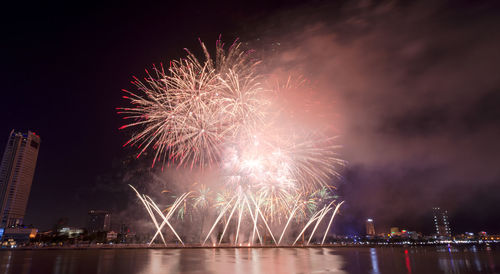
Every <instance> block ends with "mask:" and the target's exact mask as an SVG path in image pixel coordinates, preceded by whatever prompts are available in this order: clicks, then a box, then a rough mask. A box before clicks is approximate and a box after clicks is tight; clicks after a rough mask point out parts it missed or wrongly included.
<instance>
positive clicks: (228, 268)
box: [0, 247, 500, 274]
mask: <svg viewBox="0 0 500 274" xmlns="http://www.w3.org/2000/svg"><path fill="white" fill-rule="evenodd" d="M499 252H500V251H499V250H494V249H493V250H492V249H481V248H476V247H469V248H448V247H413V248H410V247H408V248H400V247H384V248H355V247H341V248H220V249H102V250H94V249H89V250H1V251H0V273H54V274H58V273H121V274H127V273H478V272H482V273H500V254H499Z"/></svg>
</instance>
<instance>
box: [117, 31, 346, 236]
mask: <svg viewBox="0 0 500 274" xmlns="http://www.w3.org/2000/svg"><path fill="white" fill-rule="evenodd" d="M200 43H201V47H202V50H203V53H204V60H203V61H200V60H198V59H197V58H196V57H195V55H194V54H193V53H191V52H190V51H188V50H186V51H187V56H186V57H185V58H183V59H180V60H176V61H171V62H170V65H169V67H168V69H165V68H164V66H163V65H161V66H160V67H156V66H155V67H153V71H152V72H148V71H146V73H147V77H146V78H145V79H144V80H139V79H137V78H134V81H132V83H133V84H134V85H135V86H136V87H137V91H136V92H130V91H126V90H124V92H126V94H127V95H126V96H124V98H125V99H127V100H129V101H130V106H129V107H123V108H119V113H120V114H122V115H123V116H124V117H123V118H124V119H126V121H129V122H128V123H127V124H126V125H124V126H123V127H121V129H125V128H131V129H133V131H132V136H131V138H130V140H129V141H128V142H127V143H126V144H125V145H130V146H133V147H137V148H138V154H137V157H139V156H140V155H141V154H142V153H143V152H145V151H146V150H149V151H152V152H153V155H154V157H153V166H154V165H155V164H161V165H162V168H163V167H164V166H165V165H167V166H169V165H175V166H177V167H183V168H188V169H191V170H193V169H200V170H208V169H210V170H217V171H218V172H219V174H220V176H218V178H219V179H218V182H217V183H216V184H215V185H213V186H212V185H211V186H210V187H209V186H207V185H204V184H202V185H198V186H197V187H196V188H193V189H192V190H191V191H189V192H186V193H183V194H182V195H179V196H177V197H176V199H175V201H174V202H173V204H172V205H171V206H169V207H168V208H167V209H166V210H163V209H161V208H160V206H158V205H157V204H156V203H155V202H154V201H153V199H151V198H150V197H149V196H147V195H143V194H140V193H139V192H138V191H137V190H136V189H135V188H133V187H132V186H131V187H132V188H133V189H134V191H135V192H136V194H137V196H138V197H139V199H140V200H141V202H142V203H143V205H144V206H145V208H146V211H147V212H148V214H149V215H150V217H151V218H152V221H153V223H154V225H155V227H156V230H157V232H156V235H155V236H154V237H153V239H152V240H151V243H153V242H154V241H155V240H156V239H157V237H158V236H160V239H161V240H162V241H163V243H164V244H166V243H167V241H166V240H165V238H164V233H170V232H171V233H172V234H173V235H175V236H176V240H177V241H178V242H180V243H182V244H183V245H184V242H183V240H182V237H181V236H179V234H178V233H177V232H176V230H175V229H174V226H175V225H173V224H172V221H171V219H172V218H173V217H174V216H175V215H177V218H180V219H183V218H184V216H185V215H189V216H191V219H192V218H194V217H193V216H194V215H199V216H201V217H200V218H202V221H203V222H202V225H201V229H200V234H203V235H204V236H203V237H201V238H200V241H201V243H202V244H206V243H207V241H208V240H209V239H211V242H212V244H222V243H230V244H248V245H251V244H255V243H260V244H266V243H273V244H276V245H278V244H296V243H297V242H298V241H299V240H300V238H301V237H302V238H304V239H303V240H302V242H303V243H306V242H307V244H309V243H310V242H311V240H312V239H313V237H314V235H315V233H316V231H317V230H318V228H319V227H320V226H321V225H323V227H324V226H326V229H325V232H324V235H323V237H322V241H321V243H323V242H324V241H325V238H326V235H327V233H328V231H329V229H330V225H331V223H332V221H333V219H334V216H335V215H336V214H337V212H338V210H339V207H340V206H341V205H342V203H343V202H339V203H336V197H335V196H334V195H333V188H332V187H331V186H330V183H331V181H332V179H334V178H335V177H338V176H339V174H338V171H337V168H338V167H339V166H342V165H343V164H344V162H343V161H342V160H340V159H339V158H338V155H337V149H338V145H336V144H335V137H331V136H329V135H328V134H325V133H319V132H318V131H311V130H310V129H309V128H305V127H302V125H301V124H300V123H297V122H296V121H297V120H296V119H294V118H293V117H292V118H290V115H287V114H288V113H289V112H290V111H293V112H296V110H293V109H292V110H290V108H287V106H286V104H280V102H281V101H284V100H282V99H280V97H283V96H286V90H287V89H289V88H290V86H293V87H294V88H297V87H298V88H301V85H303V84H304V81H302V80H299V81H297V82H298V83H299V84H296V85H293V83H291V81H290V78H288V79H287V80H286V81H283V82H280V81H279V80H278V81H275V82H274V83H273V84H269V82H270V81H269V79H270V77H269V75H266V74H264V73H262V72H261V70H260V67H259V65H260V61H259V60H257V59H255V58H253V57H252V54H251V51H245V50H243V49H242V44H241V43H239V42H238V41H236V42H235V43H233V44H232V45H231V46H230V47H228V49H225V48H224V44H223V43H222V42H221V41H220V40H218V41H217V43H216V55H215V58H212V57H211V56H210V54H209V51H208V50H207V48H206V47H205V45H204V44H203V43H202V42H200ZM303 101H306V100H303ZM174 214H175V215H174ZM328 214H330V215H331V217H330V219H329V222H328V223H326V222H323V223H322V220H323V219H324V218H325V217H326V216H327V215H328ZM205 219H209V220H208V223H210V224H212V225H211V226H210V227H208V226H207V227H206V229H204V227H203V223H205ZM325 220H326V219H325ZM186 222H187V221H186ZM177 223H179V222H177ZM180 223H181V224H180V225H182V222H180ZM292 224H293V225H292ZM291 226H293V229H291V228H290V227H291ZM167 227H168V230H167ZM299 228H300V229H299ZM205 230H206V231H205ZM169 231H170V232H169ZM306 233H308V235H309V237H308V238H307V239H305V234H306ZM229 234H230V236H229ZM285 235H291V236H294V237H290V240H289V241H288V242H286V240H285V238H286V237H285V238H284V236H285ZM214 237H215V238H214ZM292 238H294V239H292Z"/></svg>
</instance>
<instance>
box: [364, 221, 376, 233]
mask: <svg viewBox="0 0 500 274" xmlns="http://www.w3.org/2000/svg"><path fill="white" fill-rule="evenodd" d="M366 235H367V236H375V226H374V224H373V219H367V220H366Z"/></svg>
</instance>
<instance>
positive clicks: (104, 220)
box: [87, 210, 111, 233]
mask: <svg viewBox="0 0 500 274" xmlns="http://www.w3.org/2000/svg"><path fill="white" fill-rule="evenodd" d="M110 226H111V213H109V212H108V211H105V210H91V211H89V219H88V224H87V229H88V231H89V232H90V233H95V232H100V231H110V230H111V229H110Z"/></svg>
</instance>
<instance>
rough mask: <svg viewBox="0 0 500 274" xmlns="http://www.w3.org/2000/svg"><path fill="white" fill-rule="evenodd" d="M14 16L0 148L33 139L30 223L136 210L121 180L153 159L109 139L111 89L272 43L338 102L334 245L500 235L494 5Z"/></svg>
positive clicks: (73, 10) (170, 6) (33, 9)
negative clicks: (447, 221)
mask: <svg viewBox="0 0 500 274" xmlns="http://www.w3.org/2000/svg"><path fill="white" fill-rule="evenodd" d="M10 2H11V3H9V4H7V5H6V6H3V8H2V10H3V11H2V16H1V19H0V20H1V24H0V25H1V31H2V43H1V44H0V47H1V49H2V50H1V62H0V71H1V75H2V76H3V83H2V86H1V90H2V100H0V112H1V113H0V115H1V117H2V120H1V121H2V122H1V123H0V144H1V146H3V144H5V143H6V139H7V136H8V133H9V132H10V130H11V129H13V128H15V129H19V130H23V131H25V130H28V129H30V130H32V131H35V132H36V133H37V134H39V135H40V136H41V138H42V144H41V149H40V155H39V159H38V166H37V170H36V175H35V178H34V181H33V186H32V192H31V196H30V200H29V205H28V211H27V215H26V223H33V224H34V225H36V226H38V227H40V228H42V229H47V228H49V227H51V226H52V225H53V224H54V223H55V221H56V220H57V219H58V218H59V217H68V218H69V220H70V224H73V225H76V226H83V225H84V223H85V218H86V212H87V211H88V210H89V209H97V208H100V209H111V210H113V212H117V214H116V215H117V218H120V216H121V217H123V216H125V215H127V210H128V209H129V208H130V207H131V205H130V204H132V205H133V206H135V205H134V204H133V203H135V200H133V199H132V198H133V196H132V193H130V190H129V189H128V187H127V185H126V183H125V182H124V180H123V176H122V175H123V174H124V173H125V172H126V171H127V170H129V169H130V170H131V169H134V168H136V167H137V166H142V165H146V166H147V165H149V160H148V159H142V160H141V159H139V160H136V162H133V161H132V162H131V163H130V161H128V162H126V163H124V162H123V161H124V160H126V159H128V158H129V156H130V155H132V154H133V153H134V151H132V150H131V149H127V148H125V149H124V148H122V144H123V143H124V142H125V141H126V139H127V135H126V134H124V133H123V132H120V131H119V130H118V127H120V126H121V125H122V124H121V121H120V117H119V116H118V115H117V114H116V110H115V107H118V106H123V104H125V102H124V101H123V100H122V99H121V96H122V93H121V89H122V88H127V89H129V88H131V84H130V80H131V77H132V75H137V76H143V71H144V69H145V68H149V67H150V66H151V65H152V64H153V63H159V62H168V61H169V60H171V59H178V58H180V57H182V56H183V55H184V52H183V48H185V47H186V48H190V49H195V51H196V50H197V49H198V48H199V46H198V41H197V39H198V38H201V39H202V40H203V41H205V42H206V43H207V44H209V45H211V46H213V43H212V41H215V40H216V39H217V37H218V36H219V34H222V36H223V40H225V41H232V40H233V39H235V38H237V37H239V38H240V39H241V40H242V41H249V42H251V43H253V44H254V45H257V46H258V47H259V48H257V50H259V49H261V48H262V50H263V51H266V50H267V49H268V48H267V46H269V45H271V44H272V43H275V42H278V41H279V42H280V43H281V45H282V46H281V48H280V49H279V50H278V52H277V53H276V54H275V58H276V60H277V61H276V63H277V64H282V65H283V67H287V68H289V67H300V69H301V70H303V71H306V72H307V73H306V77H309V78H311V79H313V80H314V81H315V82H316V83H317V84H318V86H319V89H320V90H321V92H322V94H323V95H324V96H326V97H328V98H329V99H332V100H335V102H336V103H335V104H332V112H334V113H335V114H336V115H337V116H338V117H339V118H338V119H336V120H335V122H336V123H337V124H338V128H339V134H340V135H341V140H342V142H343V145H344V148H343V151H342V154H343V156H344V158H345V159H346V160H347V161H348V162H349V164H348V166H347V167H346V169H345V170H344V172H343V175H344V177H343V179H342V180H341V182H338V186H339V191H340V193H341V194H342V195H343V197H344V199H345V200H346V201H347V202H346V206H345V208H344V210H343V212H342V216H341V218H340V219H339V223H337V228H338V229H339V231H343V232H344V233H351V232H360V231H361V230H362V226H361V224H362V222H363V220H364V219H365V218H367V217H373V218H374V219H375V221H376V225H377V224H378V227H379V228H380V229H388V228H389V227H390V226H400V227H406V228H408V229H411V230H420V231H424V232H430V228H431V226H432V223H431V219H430V216H429V215H428V214H429V210H430V208H431V207H432V206H441V207H445V208H447V209H449V211H450V217H451V220H452V221H451V222H452V229H453V230H454V231H455V232H457V233H458V232H464V231H472V232H477V231H479V230H487V231H491V232H495V233H500V223H499V222H498V220H499V219H500V213H498V210H497V207H498V200H499V198H500V194H499V193H500V171H499V170H500V168H499V165H500V145H499V143H498V142H499V140H500V129H499V127H500V111H499V109H500V108H499V104H500V94H499V93H500V76H499V75H500V74H499V73H498V72H499V71H500V70H499V64H500V56H499V50H498V49H499V48H500V38H499V37H500V33H499V30H500V20H499V19H498V14H499V12H500V9H499V5H498V3H495V2H494V1H491V2H489V1H483V2H481V3H473V2H472V1H449V2H437V1H429V2H420V3H419V4H411V3H407V2H406V1H402V2H397V1H396V2H386V3H379V4H374V3H372V2H370V1H359V2H352V1H336V2H335V3H334V4H331V3H328V1H325V2H323V1H313V2H310V3H303V2H302V1H275V2H272V3H271V2H269V3H267V2H259V1H251V2H249V3H246V4H243V3H239V2H238V1H232V2H228V3H208V2H209V1H206V2H202V3H201V4H200V3H198V4H197V3H195V2H192V1H186V2H185V3H182V1H175V2H174V3H167V2H166V1H163V3H161V4H158V3H155V4H149V3H146V2H144V1H140V2H137V3H132V2H127V1H117V2H114V3H111V2H108V3H91V2H88V1H87V2H81V3H80V4H78V3H77V2H71V4H70V2H61V3H57V2H50V3H48V2H43V3H40V2H36V3H29V2H23V3H13V2H15V1H10ZM203 3H204V4H203ZM2 149H3V148H2ZM141 161H142V162H141ZM118 215H119V216H118ZM124 218H125V217H124Z"/></svg>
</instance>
